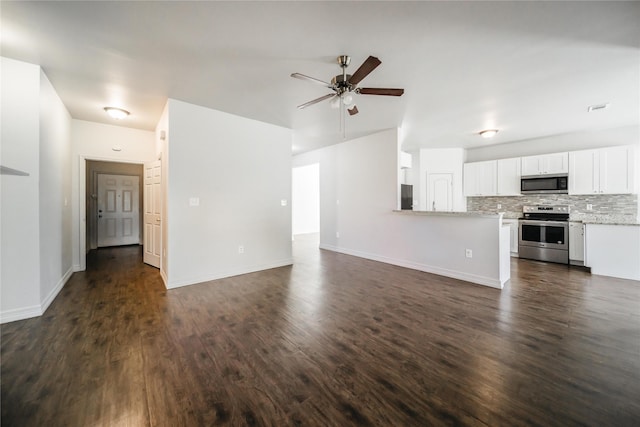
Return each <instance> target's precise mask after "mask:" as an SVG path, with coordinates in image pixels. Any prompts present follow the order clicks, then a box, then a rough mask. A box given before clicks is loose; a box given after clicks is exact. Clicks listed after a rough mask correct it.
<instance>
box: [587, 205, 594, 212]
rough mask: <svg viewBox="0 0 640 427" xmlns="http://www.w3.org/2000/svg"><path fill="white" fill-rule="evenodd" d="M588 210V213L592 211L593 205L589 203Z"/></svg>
mask: <svg viewBox="0 0 640 427" xmlns="http://www.w3.org/2000/svg"><path fill="white" fill-rule="evenodd" d="M587 210H588V211H592V210H593V205H592V204H591V203H587Z"/></svg>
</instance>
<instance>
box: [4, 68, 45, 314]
mask: <svg viewBox="0 0 640 427" xmlns="http://www.w3.org/2000/svg"><path fill="white" fill-rule="evenodd" d="M0 61H1V63H0V65H1V67H2V68H1V72H2V80H1V83H2V90H1V91H0V92H1V102H2V111H1V115H2V123H1V124H2V130H1V136H2V147H1V150H2V151H1V154H2V157H1V158H0V163H1V164H2V165H3V166H6V167H10V168H13V169H18V170H21V171H24V172H27V173H28V174H29V176H12V175H2V177H1V180H2V183H1V187H2V207H1V221H2V224H1V225H2V227H1V232H2V235H1V240H2V252H1V257H0V258H1V263H2V271H1V273H0V274H1V279H2V284H1V288H0V290H1V292H0V296H1V298H2V300H1V302H0V308H1V314H2V321H3V322H4V321H11V320H17V319H22V318H27V317H32V316H38V315H40V314H41V309H40V269H39V265H40V250H39V247H40V233H39V219H38V213H39V208H38V202H39V201H38V182H39V178H40V171H39V144H40V125H39V122H40V118H39V115H40V67H38V66H37V65H33V64H27V63H25V62H20V61H14V60H12V59H7V58H0Z"/></svg>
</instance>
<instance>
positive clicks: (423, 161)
mask: <svg viewBox="0 0 640 427" xmlns="http://www.w3.org/2000/svg"><path fill="white" fill-rule="evenodd" d="M463 163H464V150H463V149H462V148H433V149H421V150H420V167H419V171H420V172H419V181H418V200H419V203H418V210H421V211H425V210H430V209H428V208H427V174H430V173H452V174H453V210H454V211H459V212H463V211H466V210H467V199H466V198H465V197H464V193H463V179H462V169H463Z"/></svg>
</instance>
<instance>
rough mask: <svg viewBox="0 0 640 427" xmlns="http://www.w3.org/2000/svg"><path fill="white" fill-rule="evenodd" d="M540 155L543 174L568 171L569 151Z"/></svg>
mask: <svg viewBox="0 0 640 427" xmlns="http://www.w3.org/2000/svg"><path fill="white" fill-rule="evenodd" d="M542 157H543V159H542V160H543V169H544V172H543V173H544V174H557V173H569V153H554V154H547V155H545V156H542Z"/></svg>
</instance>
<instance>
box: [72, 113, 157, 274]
mask: <svg viewBox="0 0 640 427" xmlns="http://www.w3.org/2000/svg"><path fill="white" fill-rule="evenodd" d="M125 120H126V119H125ZM113 147H119V148H121V151H114V150H113ZM155 158H156V144H155V137H154V132H152V131H146V130H140V129H131V128H126V127H123V126H112V125H105V124H101V123H94V122H87V121H83V120H72V121H71V201H72V202H71V203H72V205H71V209H72V242H73V269H74V270H75V271H81V270H84V269H85V267H86V265H85V253H86V200H85V188H86V176H85V174H86V165H85V163H86V162H85V161H86V160H103V161H113V162H122V163H144V162H148V161H151V160H154V159H155Z"/></svg>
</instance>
